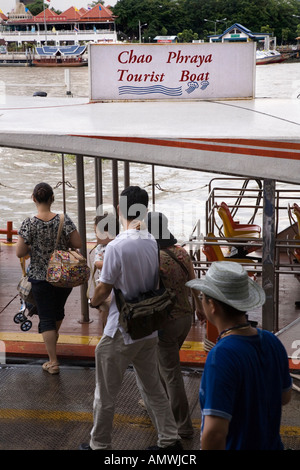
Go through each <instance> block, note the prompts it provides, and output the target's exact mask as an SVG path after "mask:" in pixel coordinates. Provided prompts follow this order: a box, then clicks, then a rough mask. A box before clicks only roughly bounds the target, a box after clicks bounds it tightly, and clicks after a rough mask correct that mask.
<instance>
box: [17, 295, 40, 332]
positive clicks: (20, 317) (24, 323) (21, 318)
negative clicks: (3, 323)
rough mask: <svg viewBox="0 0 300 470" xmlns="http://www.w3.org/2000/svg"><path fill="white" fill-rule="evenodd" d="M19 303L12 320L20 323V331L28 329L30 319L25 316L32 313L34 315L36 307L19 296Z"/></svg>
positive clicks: (30, 325) (30, 315) (29, 315)
mask: <svg viewBox="0 0 300 470" xmlns="http://www.w3.org/2000/svg"><path fill="white" fill-rule="evenodd" d="M20 303H21V306H20V310H19V311H18V313H16V315H15V316H14V322H15V323H20V328H21V330H22V331H29V330H30V328H31V327H32V321H31V320H28V318H27V317H32V316H33V315H36V314H37V309H36V306H35V305H33V304H30V303H28V302H25V300H23V299H22V298H20ZM26 311H27V315H26Z"/></svg>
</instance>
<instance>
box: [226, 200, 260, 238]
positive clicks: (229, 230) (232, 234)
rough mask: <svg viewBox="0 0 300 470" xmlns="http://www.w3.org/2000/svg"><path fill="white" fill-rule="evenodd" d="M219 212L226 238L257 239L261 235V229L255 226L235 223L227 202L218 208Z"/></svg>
mask: <svg viewBox="0 0 300 470" xmlns="http://www.w3.org/2000/svg"><path fill="white" fill-rule="evenodd" d="M217 211H218V214H219V216H220V217H221V219H222V222H223V227H224V235H225V237H226V238H237V237H239V238H252V237H254V238H257V237H259V235H260V232H261V227H260V226H259V225H254V224H240V223H239V222H235V221H234V220H233V218H232V215H231V213H230V210H229V207H228V206H227V204H226V203H225V202H222V203H221V204H220V206H217Z"/></svg>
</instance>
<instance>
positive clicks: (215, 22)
mask: <svg viewBox="0 0 300 470" xmlns="http://www.w3.org/2000/svg"><path fill="white" fill-rule="evenodd" d="M226 20H227V18H223V19H222V20H207V19H204V21H208V22H209V23H214V24H215V35H216V34H217V23H222V22H223V21H226Z"/></svg>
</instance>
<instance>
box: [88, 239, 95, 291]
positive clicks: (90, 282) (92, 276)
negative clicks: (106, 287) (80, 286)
mask: <svg viewBox="0 0 300 470" xmlns="http://www.w3.org/2000/svg"><path fill="white" fill-rule="evenodd" d="M96 246H97V243H96V245H95V246H93V248H92V249H91V250H90V251H89V255H88V261H89V266H90V270H91V273H92V275H91V277H90V281H89V284H88V288H87V291H86V296H87V298H88V299H89V298H90V290H91V287H92V284H93V286H94V289H95V287H96V281H95V273H96V271H97V268H96V266H95V265H93V266H92V261H91V253H92V251H94V250H95V248H96Z"/></svg>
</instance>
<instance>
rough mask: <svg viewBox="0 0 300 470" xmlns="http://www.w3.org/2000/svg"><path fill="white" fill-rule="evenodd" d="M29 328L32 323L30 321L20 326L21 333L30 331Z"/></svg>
mask: <svg viewBox="0 0 300 470" xmlns="http://www.w3.org/2000/svg"><path fill="white" fill-rule="evenodd" d="M31 327H32V321H30V320H26V321H24V322H23V323H22V324H21V326H20V328H21V330H22V331H28V330H30V328H31Z"/></svg>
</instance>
